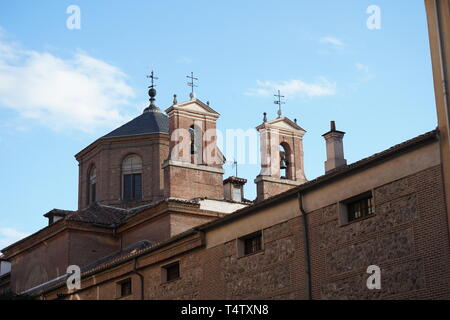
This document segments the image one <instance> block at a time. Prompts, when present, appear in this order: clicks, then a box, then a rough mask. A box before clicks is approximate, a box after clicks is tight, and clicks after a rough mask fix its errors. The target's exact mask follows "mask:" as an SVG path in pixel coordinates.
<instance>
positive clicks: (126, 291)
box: [117, 278, 132, 298]
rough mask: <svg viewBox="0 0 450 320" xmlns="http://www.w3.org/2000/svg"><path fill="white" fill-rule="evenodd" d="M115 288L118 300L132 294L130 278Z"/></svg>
mask: <svg viewBox="0 0 450 320" xmlns="http://www.w3.org/2000/svg"><path fill="white" fill-rule="evenodd" d="M117 287H118V288H117V289H118V290H117V291H118V297H119V298H123V297H127V296H130V295H131V294H132V285H131V278H129V279H126V280H123V281H121V282H119V283H118V284H117Z"/></svg>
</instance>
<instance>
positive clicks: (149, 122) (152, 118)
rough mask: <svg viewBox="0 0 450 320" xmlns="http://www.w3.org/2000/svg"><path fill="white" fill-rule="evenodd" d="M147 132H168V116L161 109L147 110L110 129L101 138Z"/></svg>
mask: <svg viewBox="0 0 450 320" xmlns="http://www.w3.org/2000/svg"><path fill="white" fill-rule="evenodd" d="M149 133H169V118H168V117H167V115H165V114H164V113H162V112H161V111H148V112H144V113H142V114H141V115H140V116H138V117H136V118H134V119H133V120H131V121H129V122H127V123H125V124H124V125H123V126H121V127H119V128H117V129H115V130H113V131H111V132H110V133H108V134H107V135H105V136H103V137H102V139H103V138H115V137H125V136H133V135H139V134H149Z"/></svg>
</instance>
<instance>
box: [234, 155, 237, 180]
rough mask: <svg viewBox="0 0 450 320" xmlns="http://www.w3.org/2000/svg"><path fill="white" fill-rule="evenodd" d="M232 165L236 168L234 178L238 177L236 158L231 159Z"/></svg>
mask: <svg viewBox="0 0 450 320" xmlns="http://www.w3.org/2000/svg"><path fill="white" fill-rule="evenodd" d="M233 167H234V168H235V169H236V178H237V177H238V162H237V161H236V159H234V161H233Z"/></svg>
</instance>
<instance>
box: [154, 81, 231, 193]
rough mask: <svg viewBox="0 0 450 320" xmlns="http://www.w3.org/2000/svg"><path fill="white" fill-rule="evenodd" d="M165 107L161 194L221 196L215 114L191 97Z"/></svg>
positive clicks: (220, 158)
mask: <svg viewBox="0 0 450 320" xmlns="http://www.w3.org/2000/svg"><path fill="white" fill-rule="evenodd" d="M191 80H192V83H191V85H192V92H191V94H190V98H191V99H190V100H189V101H187V102H183V103H180V104H178V102H177V99H176V95H174V101H173V105H172V106H171V107H170V108H168V109H167V110H166V113H167V114H168V116H169V137H170V145H169V158H168V159H167V160H166V161H165V162H164V163H163V165H162V168H163V170H164V196H165V198H178V199H193V198H209V199H217V200H223V198H224V191H223V173H224V170H223V168H222V165H223V164H224V160H225V159H224V156H223V154H222V153H221V152H220V150H219V149H218V147H217V133H216V121H217V119H218V118H219V116H220V115H219V114H218V113H217V112H216V111H214V110H213V109H212V108H211V107H210V106H209V103H206V104H205V103H203V102H202V101H200V100H198V99H196V98H195V94H194V91H193V87H194V85H193V81H194V80H196V78H194V77H193V75H191Z"/></svg>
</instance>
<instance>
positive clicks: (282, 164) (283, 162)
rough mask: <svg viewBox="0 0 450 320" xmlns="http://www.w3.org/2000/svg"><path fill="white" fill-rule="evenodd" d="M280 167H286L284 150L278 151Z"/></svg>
mask: <svg viewBox="0 0 450 320" xmlns="http://www.w3.org/2000/svg"><path fill="white" fill-rule="evenodd" d="M280 159H281V160H280V169H287V167H288V165H287V162H286V155H285V153H284V152H280Z"/></svg>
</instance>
